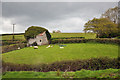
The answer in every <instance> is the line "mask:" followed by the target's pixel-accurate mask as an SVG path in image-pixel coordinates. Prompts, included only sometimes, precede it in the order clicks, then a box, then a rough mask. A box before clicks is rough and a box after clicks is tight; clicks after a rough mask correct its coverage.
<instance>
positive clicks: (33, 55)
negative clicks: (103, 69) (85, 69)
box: [2, 43, 118, 64]
mask: <svg viewBox="0 0 120 80" xmlns="http://www.w3.org/2000/svg"><path fill="white" fill-rule="evenodd" d="M65 45H66V46H65V47H64V48H63V49H60V47H59V45H57V44H55V45H53V47H51V48H46V47H47V46H48V45H43V46H39V48H38V49H34V48H33V47H27V48H23V49H21V50H14V51H11V52H7V53H4V54H2V59H3V61H5V62H11V63H17V64H40V63H53V62H56V61H66V60H78V59H89V58H93V57H105V56H108V57H110V58H117V56H118V46H117V45H112V44H100V43H79V44H77V43H76V44H65Z"/></svg>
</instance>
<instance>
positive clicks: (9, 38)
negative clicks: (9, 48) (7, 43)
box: [2, 35, 25, 40]
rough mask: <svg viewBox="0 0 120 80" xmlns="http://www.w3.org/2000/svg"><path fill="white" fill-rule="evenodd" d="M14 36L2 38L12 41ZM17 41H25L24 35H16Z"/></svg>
mask: <svg viewBox="0 0 120 80" xmlns="http://www.w3.org/2000/svg"><path fill="white" fill-rule="evenodd" d="M12 38H13V36H12V35H4V36H2V40H12ZM15 40H25V38H24V35H15Z"/></svg>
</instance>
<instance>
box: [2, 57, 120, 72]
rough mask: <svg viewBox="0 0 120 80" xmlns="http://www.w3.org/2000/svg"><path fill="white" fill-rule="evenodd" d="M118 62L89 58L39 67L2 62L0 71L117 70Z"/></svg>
mask: <svg viewBox="0 0 120 80" xmlns="http://www.w3.org/2000/svg"><path fill="white" fill-rule="evenodd" d="M119 64H120V60H118V58H108V57H101V58H91V59H86V60H71V61H62V62H55V63H51V64H39V65H28V64H13V63H6V62H4V61H3V62H2V68H3V69H2V71H3V72H5V71H38V72H48V71H57V70H60V71H77V70H81V69H86V70H103V69H109V68H113V69H119V68H120V66H119Z"/></svg>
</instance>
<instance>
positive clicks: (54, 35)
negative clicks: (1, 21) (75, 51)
mask: <svg viewBox="0 0 120 80" xmlns="http://www.w3.org/2000/svg"><path fill="white" fill-rule="evenodd" d="M51 36H52V38H60V37H85V38H86V39H94V38H96V34H94V33H86V34H85V33H51ZM12 37H13V36H12V35H4V36H2V40H12ZM15 40H25V38H24V35H15Z"/></svg>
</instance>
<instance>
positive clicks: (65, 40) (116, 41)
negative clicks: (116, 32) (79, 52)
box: [51, 38, 120, 44]
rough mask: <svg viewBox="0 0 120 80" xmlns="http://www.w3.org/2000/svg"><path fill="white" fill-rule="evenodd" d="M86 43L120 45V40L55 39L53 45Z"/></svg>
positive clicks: (52, 41)
mask: <svg viewBox="0 0 120 80" xmlns="http://www.w3.org/2000/svg"><path fill="white" fill-rule="evenodd" d="M86 42H97V43H112V44H120V39H107V38H106V39H105V38H104V39H79V38H78V39H53V40H51V44H57V43H86Z"/></svg>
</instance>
